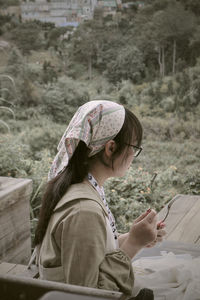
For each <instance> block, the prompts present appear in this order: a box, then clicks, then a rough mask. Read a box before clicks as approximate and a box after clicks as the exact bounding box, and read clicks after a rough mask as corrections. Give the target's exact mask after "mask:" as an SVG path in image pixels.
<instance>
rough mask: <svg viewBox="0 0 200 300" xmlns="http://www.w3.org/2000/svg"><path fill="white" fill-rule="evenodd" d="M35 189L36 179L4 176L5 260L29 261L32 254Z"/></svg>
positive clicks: (0, 208)
mask: <svg viewBox="0 0 200 300" xmlns="http://www.w3.org/2000/svg"><path fill="white" fill-rule="evenodd" d="M31 193H32V180H29V179H23V178H9V177H0V259H1V260H4V261H6V262H12V263H26V262H27V261H28V257H30V255H31V234H30V203H29V200H30V195H31ZM22 245H23V246H24V248H22Z"/></svg>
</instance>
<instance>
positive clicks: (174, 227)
mask: <svg viewBox="0 0 200 300" xmlns="http://www.w3.org/2000/svg"><path fill="white" fill-rule="evenodd" d="M175 198H176V201H175V202H174V203H173V204H172V206H171V208H170V211H169V215H168V217H167V219H166V221H165V223H166V231H167V235H166V239H167V240H169V241H179V242H184V243H188V244H195V245H197V246H199V248H200V196H193V195H177V196H176V197H175ZM166 212H167V205H166V206H165V207H164V208H163V209H162V210H161V211H160V213H159V214H158V217H159V219H160V220H161V219H162V218H163V217H164V216H165V214H166Z"/></svg>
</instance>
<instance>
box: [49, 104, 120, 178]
mask: <svg viewBox="0 0 200 300" xmlns="http://www.w3.org/2000/svg"><path fill="white" fill-rule="evenodd" d="M124 118H125V109H124V107H123V106H122V105H119V104H117V103H115V102H112V101H106V100H97V101H90V102H87V103H85V104H84V105H82V106H80V107H79V109H78V110H77V112H76V113H75V115H74V117H73V118H72V120H71V122H70V123H69V126H68V127H67V129H66V131H65V133H64V134H63V136H62V138H61V140H60V143H59V145H58V153H57V155H56V157H55V158H54V161H53V163H52V166H51V169H50V171H49V176H48V177H49V180H51V179H53V178H54V177H55V176H57V175H58V174H59V173H60V172H61V171H62V170H63V169H64V168H65V167H66V166H67V165H68V161H69V159H70V158H71V157H72V155H73V153H74V151H75V149H76V147H77V146H78V143H79V141H80V140H81V141H83V142H85V143H86V145H87V146H88V148H89V149H90V152H89V157H91V156H93V155H95V154H96V153H98V152H100V151H101V150H102V149H103V148H104V146H105V144H106V143H107V142H108V141H109V140H111V139H113V138H114V137H115V136H116V135H117V134H118V132H119V131H120V129H121V128H122V125H123V123H124Z"/></svg>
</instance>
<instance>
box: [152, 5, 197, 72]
mask: <svg viewBox="0 0 200 300" xmlns="http://www.w3.org/2000/svg"><path fill="white" fill-rule="evenodd" d="M195 24H196V22H195V17H194V14H192V13H191V12H188V11H185V9H184V7H183V5H182V4H181V3H177V2H176V1H171V2H170V4H169V5H168V6H167V8H166V9H165V10H159V11H157V12H155V14H154V15H153V19H152V22H149V23H148V24H147V26H149V30H150V32H151V33H152V36H151V39H152V40H153V41H154V45H155V49H156V51H157V53H158V63H159V66H160V75H161V77H163V76H165V73H166V70H165V52H166V51H167V50H168V49H169V47H171V49H172V51H171V53H172V54H171V56H172V68H171V71H172V73H173V74H174V73H175V71H176V60H177V44H180V45H181V44H182V42H184V41H189V38H190V36H191V35H192V33H193V31H194V29H195ZM168 52H169V50H168Z"/></svg>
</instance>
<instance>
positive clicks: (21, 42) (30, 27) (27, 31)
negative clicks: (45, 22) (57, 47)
mask: <svg viewBox="0 0 200 300" xmlns="http://www.w3.org/2000/svg"><path fill="white" fill-rule="evenodd" d="M9 39H10V40H11V41H13V42H14V43H15V44H16V45H17V47H18V48H19V49H20V50H21V51H22V53H23V54H29V53H30V51H31V50H38V49H40V48H42V47H43V46H44V39H43V36H42V31H41V27H40V26H39V25H38V24H37V23H36V22H26V23H22V24H20V25H18V26H17V27H16V28H15V29H13V30H11V32H10V34H9Z"/></svg>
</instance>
